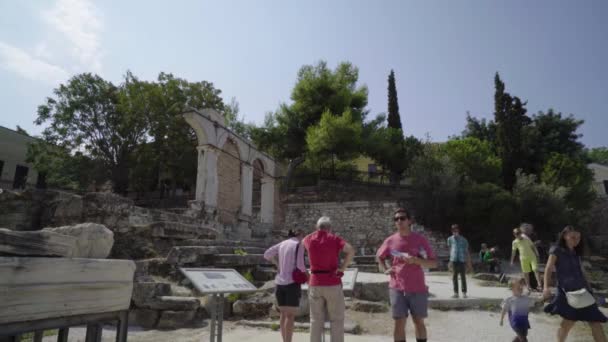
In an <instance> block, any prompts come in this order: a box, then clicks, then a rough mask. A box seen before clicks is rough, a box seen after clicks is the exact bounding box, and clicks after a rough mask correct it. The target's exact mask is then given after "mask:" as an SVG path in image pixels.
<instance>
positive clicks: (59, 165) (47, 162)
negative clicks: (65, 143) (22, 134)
mask: <svg viewBox="0 0 608 342" xmlns="http://www.w3.org/2000/svg"><path fill="white" fill-rule="evenodd" d="M27 162H28V163H31V164H32V165H33V166H34V169H36V171H37V172H38V174H39V175H42V177H43V178H44V180H45V184H44V186H45V187H48V188H55V189H65V190H73V191H86V190H87V189H88V187H89V186H91V185H92V184H102V183H103V182H104V181H105V180H107V179H108V177H109V176H110V175H109V174H108V173H107V170H106V169H105V168H104V167H103V165H101V163H99V162H98V161H96V160H93V159H91V158H90V157H88V156H86V155H85V154H83V153H82V152H80V151H76V152H74V153H70V151H68V150H67V149H65V148H61V147H57V146H52V145H50V144H48V143H47V142H45V141H42V140H39V141H36V142H34V143H31V144H28V150H27Z"/></svg>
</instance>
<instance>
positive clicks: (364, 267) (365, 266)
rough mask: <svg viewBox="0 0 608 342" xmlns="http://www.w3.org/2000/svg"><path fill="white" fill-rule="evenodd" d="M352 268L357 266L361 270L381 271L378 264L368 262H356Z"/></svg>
mask: <svg viewBox="0 0 608 342" xmlns="http://www.w3.org/2000/svg"><path fill="white" fill-rule="evenodd" d="M351 267H352V268H356V269H358V270H359V272H369V273H380V270H379V269H378V264H374V265H368V264H363V265H361V264H355V265H352V266H351Z"/></svg>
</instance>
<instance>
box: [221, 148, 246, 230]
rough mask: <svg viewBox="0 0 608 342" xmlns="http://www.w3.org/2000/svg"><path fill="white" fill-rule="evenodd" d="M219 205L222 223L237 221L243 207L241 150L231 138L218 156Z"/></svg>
mask: <svg viewBox="0 0 608 342" xmlns="http://www.w3.org/2000/svg"><path fill="white" fill-rule="evenodd" d="M217 167H218V183H219V186H218V195H217V207H218V213H219V220H220V222H221V223H226V224H235V223H237V220H236V217H237V213H238V211H239V210H240V208H241V162H240V159H239V150H238V148H237V146H236V144H235V143H233V142H232V141H231V140H228V141H226V144H225V145H224V147H223V151H222V153H220V155H219V158H218V166H217Z"/></svg>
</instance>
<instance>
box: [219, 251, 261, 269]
mask: <svg viewBox="0 0 608 342" xmlns="http://www.w3.org/2000/svg"><path fill="white" fill-rule="evenodd" d="M213 259H214V260H213V261H214V263H213V265H214V266H216V267H235V266H256V265H269V264H270V262H269V261H267V260H266V259H264V255H262V254H248V255H236V254H219V255H215V256H214V257H213Z"/></svg>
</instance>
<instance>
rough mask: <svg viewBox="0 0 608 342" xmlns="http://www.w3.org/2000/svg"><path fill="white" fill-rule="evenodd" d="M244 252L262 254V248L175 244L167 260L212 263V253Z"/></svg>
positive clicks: (176, 262)
mask: <svg viewBox="0 0 608 342" xmlns="http://www.w3.org/2000/svg"><path fill="white" fill-rule="evenodd" d="M239 251H242V252H245V254H244V255H243V256H246V255H262V254H263V253H264V249H263V248H259V247H225V246H177V247H173V248H171V250H170V251H169V253H168V254H167V262H168V263H170V264H173V265H187V264H188V265H192V264H212V262H213V261H214V257H213V256H214V255H230V254H234V255H237V256H241V254H235V252H239Z"/></svg>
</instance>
